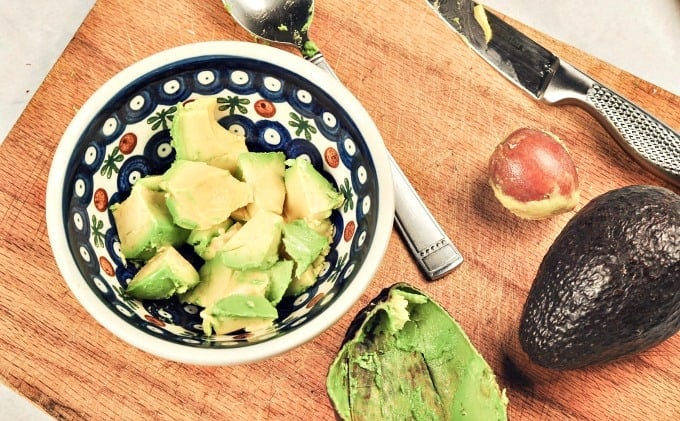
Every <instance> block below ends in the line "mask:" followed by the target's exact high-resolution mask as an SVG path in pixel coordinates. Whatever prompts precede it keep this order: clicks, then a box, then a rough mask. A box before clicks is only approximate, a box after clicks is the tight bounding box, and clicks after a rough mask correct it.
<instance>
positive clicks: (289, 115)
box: [46, 42, 394, 365]
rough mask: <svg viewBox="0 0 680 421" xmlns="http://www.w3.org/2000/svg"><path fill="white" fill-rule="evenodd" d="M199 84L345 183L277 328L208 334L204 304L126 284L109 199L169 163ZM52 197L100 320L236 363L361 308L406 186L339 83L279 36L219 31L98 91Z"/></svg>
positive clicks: (248, 131)
mask: <svg viewBox="0 0 680 421" xmlns="http://www.w3.org/2000/svg"><path fill="white" fill-rule="evenodd" d="M199 96H215V97H217V100H218V102H219V104H220V111H221V112H222V115H221V117H220V119H219V122H220V124H222V125H223V126H224V127H226V128H228V129H229V130H232V131H235V132H239V133H242V134H244V135H245V136H246V139H247V140H246V143H247V145H248V147H249V149H250V150H253V151H283V152H285V154H286V155H287V157H289V158H292V157H297V156H300V155H303V156H305V157H307V158H308V159H309V160H310V161H311V162H312V163H313V164H314V166H315V167H316V168H317V169H319V170H321V171H322V172H323V173H324V174H325V175H326V176H327V177H328V178H329V179H330V180H333V181H334V183H335V185H336V187H337V188H338V189H339V191H341V192H342V193H343V194H344V196H345V204H344V206H343V207H342V208H341V209H339V210H337V211H335V212H334V213H333V215H332V217H331V220H332V222H333V225H334V235H333V240H332V250H331V252H330V254H329V255H328V258H327V264H326V265H325V267H324V270H323V271H322V272H321V274H320V275H319V277H318V280H317V282H316V284H314V286H313V287H312V288H310V289H309V290H308V291H307V292H305V293H303V294H302V295H300V296H298V297H296V298H295V299H289V300H287V301H283V302H282V303H281V304H279V306H278V310H279V318H278V320H277V321H276V322H275V324H274V327H273V328H272V329H268V330H263V331H259V332H254V333H248V334H234V335H212V336H206V335H204V334H203V332H202V329H201V320H200V316H199V312H200V310H201V309H200V308H199V307H196V306H193V305H186V304H182V303H180V302H179V300H177V299H169V300H163V301H138V300H134V299H131V298H129V297H127V296H126V295H125V294H124V292H123V291H124V289H125V287H126V286H127V284H128V282H129V281H130V280H131V279H132V277H133V275H134V273H135V271H136V268H135V267H134V266H133V265H131V264H126V263H125V260H124V259H123V258H122V255H121V252H120V244H119V240H118V235H117V233H116V228H115V226H114V224H113V219H112V217H111V213H110V211H109V206H110V205H111V204H113V203H116V202H119V201H121V200H122V199H123V198H124V197H126V195H127V194H128V192H129V191H130V188H131V186H132V185H133V184H134V183H135V181H136V180H138V179H139V178H140V177H143V176H145V175H148V174H160V173H162V172H164V171H165V170H166V169H167V168H168V167H169V165H170V163H171V162H172V160H173V159H174V150H173V148H172V146H171V145H170V135H169V124H170V122H171V121H172V118H173V114H174V113H175V112H176V110H177V104H178V103H181V102H184V101H187V100H190V99H193V98H196V97H199ZM263 103H264V104H266V105H267V106H264V107H263V106H262V104H263ZM272 105H273V106H272ZM46 206H47V226H48V233H49V238H50V242H51V245H52V250H53V252H54V255H55V259H56V261H57V264H58V266H59V270H60V271H61V273H62V275H63V277H64V279H65V280H66V283H67V284H68V286H69V288H70V289H71V291H72V293H73V295H74V296H75V297H76V298H77V299H78V300H79V301H80V302H81V304H82V305H83V307H85V309H86V310H87V311H89V312H90V313H91V314H92V315H93V316H94V317H95V319H96V320H97V321H98V322H99V323H101V324H102V325H103V326H105V327H106V328H108V329H109V330H110V331H111V332H113V333H114V334H115V335H117V336H118V337H120V338H121V339H122V340H124V341H127V342H128V343H130V344H131V345H134V346H136V347H138V348H140V349H142V350H144V351H146V352H149V353H152V354H154V355H157V356H160V357H162V358H167V359H170V360H175V361H180V362H185V363H190V364H202V365H228V364H239V363H247V362H252V361H257V360H261V359H264V358H267V357H270V356H273V355H277V354H280V353H283V352H285V351H287V350H290V349H292V348H294V347H296V346H299V345H301V344H303V343H306V342H308V341H310V340H311V339H313V338H314V337H316V336H317V335H319V334H320V333H322V332H323V331H324V330H326V329H327V328H328V327H330V326H331V325H332V324H333V323H335V322H336V321H337V320H338V319H339V318H340V317H342V316H343V315H344V314H345V313H346V312H347V311H348V310H349V309H350V308H351V306H352V305H353V304H354V303H355V302H356V301H357V300H358V299H359V297H360V296H361V295H362V294H363V292H364V290H365V288H366V287H367V286H368V284H369V282H370V281H371V279H372V277H373V276H374V274H375V272H376V270H377V268H378V266H379V264H380V261H381V260H382V258H383V255H384V253H385V250H386V248H387V243H388V241H389V238H390V232H391V229H392V222H393V214H394V197H393V186H392V179H391V173H390V169H389V166H388V160H387V155H386V151H385V148H384V145H383V143H382V139H381V137H380V134H379V133H378V130H377V128H376V126H375V125H374V123H373V122H372V120H371V119H370V117H369V116H368V115H367V113H366V111H365V110H364V108H363V107H362V106H361V104H359V102H358V101H357V100H356V99H355V98H354V97H353V96H352V95H351V94H350V93H349V92H348V91H347V89H346V88H344V87H343V86H342V85H341V84H340V83H339V82H337V81H336V80H334V79H333V78H331V77H329V76H328V75H327V74H326V73H324V72H322V71H321V70H320V69H318V68H317V67H316V66H314V65H312V64H310V63H308V62H307V61H305V60H304V59H302V58H300V57H298V56H295V55H293V54H290V53H287V52H284V51H281V50H278V49H275V48H273V47H268V46H264V45H259V44H254V43H242V42H209V43H199V44H193V45H186V46H182V47H178V48H175V49H171V50H168V51H165V52H161V53H158V54H156V55H153V56H151V57H149V58H147V59H145V60H142V61H141V62H139V63H136V64H134V65H132V66H131V67H129V68H127V69H125V70H123V71H122V72H121V73H119V74H118V75H116V76H115V77H114V78H112V79H111V80H110V81H108V82H107V83H106V84H105V85H103V86H102V87H101V88H100V89H99V90H97V92H95V94H94V95H93V96H92V97H91V98H90V99H89V100H88V101H87V102H86V103H85V105H83V107H82V108H81V109H80V110H79V112H78V113H77V115H76V117H75V118H74V119H73V121H72V123H71V124H70V125H69V127H68V129H67V130H66V132H65V133H64V136H63V138H62V139H61V142H60V144H59V146H58V148H57V150H56V153H55V156H54V160H53V162H52V167H51V169H50V174H49V180H48V189H47V204H46Z"/></svg>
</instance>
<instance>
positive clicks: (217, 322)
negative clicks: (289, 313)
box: [201, 294, 279, 335]
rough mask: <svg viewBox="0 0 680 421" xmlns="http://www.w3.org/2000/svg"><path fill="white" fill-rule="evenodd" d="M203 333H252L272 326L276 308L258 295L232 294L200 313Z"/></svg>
mask: <svg viewBox="0 0 680 421" xmlns="http://www.w3.org/2000/svg"><path fill="white" fill-rule="evenodd" d="M201 317H203V332H204V333H205V334H206V335H210V334H212V332H213V331H214V332H215V333H216V334H218V335H223V334H226V333H230V332H235V331H237V330H241V329H243V330H245V331H246V332H254V331H256V330H260V329H265V328H267V327H269V326H271V325H272V323H273V322H274V320H275V319H276V318H277V317H279V315H278V312H277V311H276V307H274V306H273V305H272V304H271V303H270V302H269V301H268V300H267V299H266V298H264V297H263V296H260V295H241V294H233V295H229V296H227V297H225V298H222V299H220V300H219V301H217V302H215V303H214V304H213V305H211V306H209V307H208V308H206V309H205V310H203V311H202V312H201Z"/></svg>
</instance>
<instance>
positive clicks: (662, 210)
mask: <svg viewBox="0 0 680 421" xmlns="http://www.w3.org/2000/svg"><path fill="white" fill-rule="evenodd" d="M679 329H680V196H678V195H677V194H675V193H673V192H672V191H670V190H668V189H664V188H661V187H653V186H629V187H624V188H620V189H617V190H613V191H610V192H607V193H605V194H603V195H601V196H599V197H597V198H595V199H593V200H592V201H591V202H590V203H588V204H587V205H586V206H585V207H583V209H582V210H581V211H580V212H579V213H578V214H576V216H574V217H573V218H572V219H571V220H570V221H569V222H568V223H567V225H566V226H565V227H564V229H563V230H562V232H561V233H560V234H559V235H558V237H557V238H556V240H555V242H554V243H553V245H552V246H551V247H550V248H549V250H548V252H547V253H546V255H545V257H544V259H543V261H542V263H541V265H540V266H539V269H538V272H537V276H536V278H535V280H534V283H533V285H532V287H531V290H530V291H529V296H528V298H527V301H526V303H525V305H524V309H523V313H522V317H521V322H520V330H519V338H520V343H521V345H522V348H523V349H524V351H525V352H526V353H527V355H528V356H529V357H530V358H531V359H532V360H533V361H534V362H535V363H537V364H539V365H541V366H544V367H547V368H550V369H555V370H568V369H577V368H582V367H586V366H589V365H593V364H601V363H606V362H609V361H612V360H615V359H618V358H621V357H624V356H627V355H631V354H635V353H638V352H641V351H643V350H645V349H648V348H650V347H653V346H655V345H657V344H659V343H660V342H662V341H664V340H665V339H667V338H669V337H670V336H672V335H673V334H675V333H676V332H677V331H678V330H679Z"/></svg>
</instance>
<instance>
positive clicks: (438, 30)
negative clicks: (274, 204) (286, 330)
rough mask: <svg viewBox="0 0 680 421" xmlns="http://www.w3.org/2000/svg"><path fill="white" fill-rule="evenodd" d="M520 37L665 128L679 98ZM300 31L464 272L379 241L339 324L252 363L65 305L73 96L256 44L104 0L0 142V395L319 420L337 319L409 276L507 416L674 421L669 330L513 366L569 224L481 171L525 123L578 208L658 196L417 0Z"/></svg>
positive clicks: (677, 381)
mask: <svg viewBox="0 0 680 421" xmlns="http://www.w3.org/2000/svg"><path fill="white" fill-rule="evenodd" d="M527 32H528V33H529V34H531V35H532V36H535V38H536V39H537V40H539V41H540V42H542V43H543V44H544V45H546V46H548V47H549V48H551V49H552V50H553V52H555V53H556V54H558V55H560V56H562V57H564V58H565V59H567V60H568V61H570V62H571V63H572V64H574V65H575V66H577V67H579V68H580V69H581V70H583V71H585V72H586V73H589V74H590V75H591V76H593V77H594V78H595V79H597V80H599V81H601V82H603V83H605V84H606V85H608V86H609V87H610V88H612V89H614V90H616V91H618V92H620V93H622V94H624V95H625V96H627V97H628V98H630V99H631V100H633V101H634V102H636V103H637V104H638V105H640V106H642V107H643V108H646V109H648V110H649V111H651V112H652V113H654V114H655V115H657V116H658V117H659V118H660V119H661V120H663V121H665V122H667V123H668V124H669V125H670V126H671V127H673V128H675V129H676V130H677V129H680V112H679V110H680V97H677V96H674V95H672V94H670V93H668V92H666V91H664V90H662V89H660V88H657V87H655V86H653V85H651V84H649V83H647V82H645V81H642V80H639V79H637V78H635V77H633V76H631V75H630V74H628V73H625V72H623V71H621V70H619V69H616V68H613V67H612V66H610V65H608V64H606V63H604V62H601V61H598V60H597V59H595V58H593V57H590V56H588V55H586V54H584V53H582V52H580V51H578V50H576V49H574V48H571V47H569V46H566V45H563V44H560V43H558V42H556V41H555V40H553V39H550V38H548V37H546V36H544V35H542V34H539V33H536V32H534V31H531V30H527ZM311 36H312V38H313V39H314V40H315V41H316V42H317V44H318V45H319V46H320V48H321V50H322V51H323V52H324V54H325V56H326V58H327V60H328V61H329V63H330V65H331V66H332V67H333V68H334V70H335V71H336V73H337V74H338V76H339V77H340V79H341V80H342V81H343V82H344V83H345V84H346V85H347V87H348V88H349V90H350V91H351V92H353V93H354V95H355V96H356V97H357V98H358V99H359V101H361V102H362V103H363V105H364V106H365V108H366V109H367V110H368V112H369V114H370V115H371V117H372V118H373V119H374V120H375V122H376V124H377V126H378V128H379V129H380V131H381V133H382V135H383V138H384V141H385V144H386V146H387V147H388V149H389V150H390V151H391V152H392V154H393V155H394V157H395V159H396V160H397V161H398V162H399V163H400V165H401V166H402V168H403V170H404V172H405V173H406V174H407V176H408V177H409V178H410V180H411V181H412V183H413V185H414V187H415V188H416V190H417V191H418V192H419V193H420V194H421V196H422V197H423V198H424V199H425V201H426V202H427V204H428V206H429V208H430V210H431V211H432V213H433V214H434V216H435V217H436V218H437V219H438V220H439V222H440V223H441V225H442V226H443V227H444V228H445V230H446V231H447V232H448V234H449V236H450V237H451V238H452V239H453V240H454V242H455V244H456V245H457V246H458V248H459V249H460V250H461V252H462V253H463V255H464V256H465V259H466V261H465V263H463V265H462V266H461V267H460V268H458V269H457V270H456V271H455V272H453V273H451V274H449V275H448V276H446V277H445V278H443V279H441V280H439V281H437V282H434V283H428V282H426V281H425V279H424V277H423V276H422V275H421V274H420V272H419V271H418V269H417V266H416V265H415V263H414V262H413V261H412V260H411V258H410V255H409V253H408V251H407V249H406V247H405V246H404V244H403V242H402V241H401V239H400V237H399V235H398V234H397V232H396V231H394V232H393V235H392V239H391V242H390V245H389V249H388V251H387V255H386V258H385V259H384V262H383V264H382V266H381V267H380V269H379V271H378V273H377V275H376V277H375V279H374V280H373V282H372V283H371V285H370V287H369V289H368V291H367V292H366V293H365V294H364V296H363V298H362V299H361V301H360V302H358V303H357V304H356V305H355V306H354V307H353V309H352V311H350V313H348V314H347V315H346V316H345V317H343V318H342V319H341V320H340V321H339V323H337V324H336V325H335V326H333V327H332V328H331V329H329V330H328V331H326V332H325V333H323V334H322V335H320V336H319V337H318V338H316V339H315V340H313V341H312V342H310V343H308V344H306V345H304V346H302V347H300V348H298V349H295V350H293V351H291V352H288V353H287V354H284V355H281V356H279V357H276V358H272V359H270V360H268V361H264V362H261V363H257V364H251V365H246V366H237V367H202V366H191V365H183V364H178V363H174V362H170V361H166V360H162V359H159V358H156V357H153V356H151V355H149V354H146V353H144V352H142V351H139V350H137V349H135V348H133V347H131V346H129V345H128V344H126V343H125V342H124V341H122V340H120V339H118V338H117V337H115V336H113V335H112V334H111V333H109V332H108V331H107V330H106V329H104V328H103V327H101V326H100V325H99V324H97V323H96V322H95V321H94V320H93V318H92V317H90V316H89V314H87V313H86V311H85V310H84V309H83V308H82V307H81V306H80V304H79V303H78V302H77V301H76V300H75V298H74V297H73V295H72V294H71V293H70V291H69V290H68V288H67V286H66V284H65V282H64V280H63V279H62V277H61V275H60V274H59V272H58V270H57V267H56V264H55V262H54V258H53V255H52V251H51V249H50V246H49V242H48V239H47V232H46V226H45V188H46V184H47V174H48V170H49V167H50V165H51V162H52V155H53V153H54V150H55V148H56V146H57V144H58V142H59V140H60V137H61V135H62V134H63V132H64V130H65V129H66V126H67V125H68V124H69V122H70V121H71V119H72V118H73V117H74V115H75V113H76V112H77V110H78V108H79V107H80V106H81V105H82V104H83V103H84V102H85V100H86V99H87V98H88V97H89V96H90V95H91V94H92V93H93V92H94V91H95V90H96V89H97V88H98V87H99V86H100V85H102V84H103V83H104V82H105V81H106V80H108V79H109V78H111V77H112V76H113V75H115V74H116V73H117V72H119V71H121V70H122V69H123V68H125V67H126V66H128V65H131V64H133V63H134V62H136V61H138V60H140V59H142V58H144V57H146V56H148V55H150V54H153V53H155V52H158V51H161V50H165V49H167V48H170V47H174V46H178V45H182V44H187V43H193V42H198V41H207V40H252V37H251V36H249V35H248V34H247V33H246V32H245V31H244V30H242V29H241V28H240V27H238V26H237V25H236V24H235V23H234V22H233V21H232V20H231V18H230V17H229V16H228V14H227V13H226V12H225V11H224V9H223V7H222V5H221V3H220V2H219V1H217V0H211V1H207V0H203V1H196V0H189V1H181V2H161V1H146V0H144V1H139V0H135V1H133V0H109V1H99V2H97V3H96V5H95V7H94V9H93V10H92V11H91V13H90V14H89V16H88V17H87V19H86V20H85V22H84V23H83V25H82V27H81V28H80V29H79V31H78V32H77V33H76V35H75V37H74V39H73V40H72V42H71V43H70V44H69V46H68V48H67V49H66V50H65V52H64V54H63V55H62V57H61V58H60V59H59V61H58V62H57V63H56V65H55V66H54V68H53V69H52V70H51V72H50V73H49V75H48V76H47V78H46V80H45V81H44V83H43V85H42V86H41V88H40V89H39V90H38V92H37V93H36V95H35V96H34V98H33V100H32V101H31V103H30V104H29V105H28V107H27V109H26V111H25V112H24V113H23V115H22V116H21V118H20V119H19V121H18V123H17V124H16V126H15V127H14V129H13V130H12V131H11V132H10V135H9V137H8V138H7V140H6V141H5V142H4V143H3V144H2V146H0V239H1V241H0V315H1V317H0V350H1V352H0V381H3V382H5V383H6V384H8V385H9V386H10V387H11V388H13V389H15V390H17V391H18V392H19V393H21V394H23V395H24V396H26V397H28V398H29V399H30V400H32V401H33V402H35V403H36V404H37V405H39V406H40V407H42V408H43V409H44V410H45V411H47V413H49V414H51V415H52V416H54V417H55V418H57V419H68V420H71V419H86V420H105V419H116V420H119V419H230V420H260V419H261V420H265V419H266V420H273V419H289V420H327V419H333V417H334V415H333V411H332V408H331V406H330V403H329V400H328V398H327V395H326V389H325V377H326V372H327V370H328V367H329V364H330V363H331V361H332V359H333V358H334V356H335V355H336V353H337V351H338V348H339V346H340V342H341V340H342V337H343V335H344V333H345V330H346V329H347V327H348V325H349V322H350V321H351V319H352V318H353V317H354V315H355V314H356V312H357V311H358V310H359V309H360V308H361V307H362V306H364V305H365V304H366V303H367V302H368V301H369V300H370V299H371V298H372V297H373V296H375V295H376V294H377V293H378V292H379V291H380V290H381V289H382V288H384V287H386V286H388V285H391V284H393V283H394V282H397V281H405V282H409V283H411V284H413V285H414V286H416V287H418V288H421V289H423V290H425V291H426V292H427V293H428V294H430V295H431V296H432V297H433V298H434V299H435V300H436V301H438V302H439V303H441V304H442V305H443V306H444V307H445V308H446V309H447V310H448V311H449V312H450V313H451V314H452V315H453V316H454V317H455V318H456V319H457V320H458V321H459V322H460V324H461V325H462V327H463V328H464V329H465V330H466V332H467V333H468V334H469V336H470V338H471V340H472V342H473V343H474V344H475V345H476V347H477V348H478V349H479V351H480V352H481V353H482V354H483V355H484V356H485V358H486V359H487V360H488V362H489V363H490V365H491V366H492V368H493V369H494V371H495V372H496V374H497V375H498V379H499V381H500V383H501V384H502V386H503V387H505V388H507V393H508V397H509V399H510V404H509V409H508V411H509V415H510V417H511V418H512V419H517V420H521V419H527V420H530V419H592V420H605V419H607V420H623V419H650V420H671V419H680V357H679V356H680V335H676V336H674V337H672V338H671V339H669V340H667V341H666V342H664V343H662V344H661V345H659V346H657V347H655V348H653V349H651V350H649V351H647V352H644V353H642V354H640V355H637V356H635V357H631V358H628V359H625V360H622V361H619V362H616V363H612V364H608V365H606V366H602V367H596V368H592V369H586V370H579V371H573V372H567V373H535V372H534V371H532V370H528V371H527V370H525V369H524V368H522V362H521V360H522V357H521V355H520V354H518V351H517V345H516V339H515V337H516V332H517V319H518V317H519V314H520V311H521V308H522V305H523V303H524V300H525V298H526V295H527V292H528V289H529V287H530V285H531V282H532V280H533V277H534V275H535V273H536V269H537V267H538V264H539V262H540V261H541V259H542V257H543V255H544V253H545V252H546V250H547V248H548V246H549V245H550V244H551V243H552V241H553V240H554V238H555V237H556V235H557V234H558V232H559V231H560V230H561V228H562V227H563V226H564V224H565V223H566V222H567V221H568V220H569V218H571V217H572V216H573V214H574V213H573V212H572V213H568V214H565V215H561V216H558V217H555V218H552V219H548V220H543V221H533V222H530V221H523V220H519V219H517V218H515V217H514V216H512V215H511V214H509V213H508V212H507V211H505V210H503V209H502V208H501V207H500V205H499V204H498V203H497V202H496V201H495V199H494V197H493V194H492V192H491V190H490V188H489V187H488V186H487V184H486V164H487V159H488V157H489V155H490V153H491V151H492V150H493V148H494V146H495V145H496V144H497V143H498V142H499V141H500V140H501V139H502V138H503V137H504V136H505V135H507V134H508V133H509V132H511V131H512V130H514V129H516V128H519V127H523V126H531V127H537V128H545V129H548V130H551V131H553V132H554V133H556V134H557V135H558V136H560V137H561V138H562V139H563V140H564V141H565V142H566V143H567V144H568V146H569V148H570V150H571V151H572V154H573V157H574V160H575V161H576V163H577V166H578V168H579V172H580V179H581V200H580V203H579V205H578V207H577V209H580V208H581V207H583V205H585V204H586V203H587V202H588V201H589V200H590V199H592V198H593V197H595V196H597V195H599V194H601V193H604V192H605V191H608V190H611V189H614V188H617V187H621V186H625V185H630V184H656V185H664V186H667V185H666V184H665V183H663V182H662V181H660V180H659V179H657V178H655V177H653V176H651V175H650V174H648V173H647V172H645V171H644V170H642V169H641V168H640V167H639V166H638V165H637V164H635V163H634V162H633V161H632V160H631V159H630V158H629V157H628V156H627V155H626V154H625V153H624V152H622V150H621V149H620V148H619V147H618V145H617V144H616V143H615V141H614V140H613V139H612V138H611V137H610V136H609V135H608V134H607V133H606V132H605V131H604V130H603V129H602V128H601V127H600V126H599V125H598V124H597V123H596V122H595V120H594V119H592V118H591V117H590V116H589V115H588V114H586V113H585V112H584V111H582V110H580V109H578V108H575V107H571V106H564V107H551V106H547V105H544V104H540V103H537V102H534V101H533V100H532V99H531V98H529V97H528V96H526V95H525V94H524V93H523V92H521V91H520V90H519V89H517V88H515V87H514V86H513V85H512V84H510V83H509V82H507V81H506V80H504V79H503V78H502V77H500V76H499V75H498V74H496V73H495V71H494V70H492V69H491V68H490V67H489V66H487V65H486V64H485V63H484V62H483V61H482V60H481V59H480V58H479V57H477V56H476V55H475V54H474V53H473V52H472V51H471V50H470V49H469V48H468V47H467V46H466V45H465V44H464V43H463V42H461V41H460V40H459V39H458V38H457V37H456V35H455V34H454V33H452V32H451V31H449V30H448V28H447V27H446V26H445V25H444V23H443V22H442V21H441V20H440V19H439V18H438V17H437V16H436V15H435V14H434V13H433V12H432V10H430V9H429V8H428V7H427V5H426V3H425V2H424V1H421V0H398V1H381V0H318V1H317V2H316V16H315V19H314V23H313V26H312V29H311ZM655 48H661V47H655ZM676 191H677V189H676ZM0 418H1V417H0Z"/></svg>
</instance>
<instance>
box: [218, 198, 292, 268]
mask: <svg viewBox="0 0 680 421" xmlns="http://www.w3.org/2000/svg"><path fill="white" fill-rule="evenodd" d="M282 226H283V218H282V217H281V216H280V215H277V214H275V213H272V212H267V211H260V212H258V213H256V214H255V216H253V217H252V218H251V219H250V220H249V221H248V222H246V223H245V224H243V226H242V227H241V228H240V229H239V230H238V231H237V232H236V233H235V234H234V236H233V237H231V238H230V239H229V240H228V241H226V242H225V243H224V244H223V245H222V246H221V248H220V249H219V251H218V252H217V256H215V259H220V260H222V262H223V263H224V264H225V265H227V266H229V267H231V268H234V269H237V270H247V269H268V268H270V267H271V266H272V265H273V264H274V263H276V262H277V261H278V260H279V245H280V243H281V229H282Z"/></svg>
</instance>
